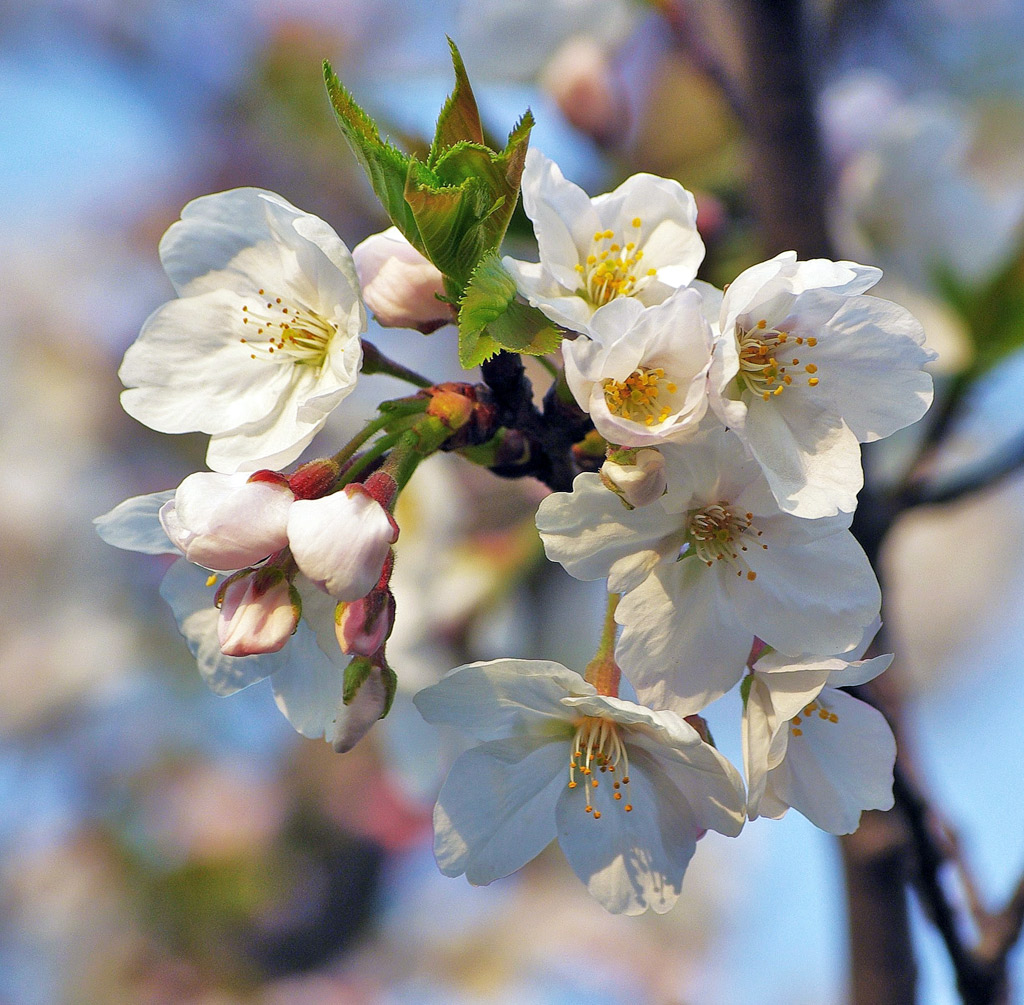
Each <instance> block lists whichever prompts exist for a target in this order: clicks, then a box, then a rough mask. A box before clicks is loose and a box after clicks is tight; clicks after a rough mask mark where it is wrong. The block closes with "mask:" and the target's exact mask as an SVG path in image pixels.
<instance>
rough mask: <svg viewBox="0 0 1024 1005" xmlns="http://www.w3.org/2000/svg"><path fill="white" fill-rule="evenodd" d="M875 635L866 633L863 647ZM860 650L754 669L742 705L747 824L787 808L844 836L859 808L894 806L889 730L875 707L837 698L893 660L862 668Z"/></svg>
mask: <svg viewBox="0 0 1024 1005" xmlns="http://www.w3.org/2000/svg"><path fill="white" fill-rule="evenodd" d="M873 635H874V629H873V628H872V629H871V630H870V631H869V632H867V633H865V639H867V640H870V638H871V637H872V636H873ZM865 647H866V642H862V643H861V644H860V645H859V646H857V647H855V648H854V650H852V651H851V652H847V653H845V654H843V655H840V656H833V657H826V658H821V657H811V656H804V657H800V658H797V659H793V658H792V657H787V656H784V655H783V654H781V653H777V652H769V653H767V654H766V655H764V656H762V657H761V658H760V659H759V660H758V661H757V663H755V664H754V668H753V671H752V673H751V675H750V677H748V678H747V680H749V681H750V683H749V684H746V683H745V684H744V691H745V696H746V697H745V701H744V704H743V763H744V770H745V772H746V775H747V783H748V785H749V794H748V798H747V815H748V817H749V818H750V819H751V820H753V819H755V818H756V817H758V816H766V817H774V818H776V819H778V818H779V817H781V816H782V815H783V814H784V813H785V812H786V810H787V809H789V807H790V806H792V807H793V809H795V810H797V812H799V813H802V814H803V815H804V816H805V817H807V819H808V820H810V821H811V822H812V823H813V824H815V825H816V826H818V827H820V828H821V829H822V830H826V831H829V832H830V833H832V834H849V833H851V832H852V831H854V830H856V829H857V824H858V822H859V820H860V814H861V811H862V810H872V809H877V810H887V809H891V808H892V805H893V795H892V770H893V763H894V761H895V758H896V741H895V739H894V738H893V735H892V730H891V729H890V728H889V725H888V723H887V722H886V721H885V718H884V717H883V716H882V714H881V713H880V712H879V711H878V710H877V709H875V708H872V707H871V706H870V705H868V704H866V703H865V702H863V701H859V700H858V699H857V698H854V697H853V696H852V695H850V694H847V693H846V692H845V691H840V690H838V688H839V687H850V686H854V685H857V684H864V683H866V682H867V681H869V680H872V679H873V678H874V677H876V676H878V674H880V673H881V672H882V671H883V670H885V669H886V668H887V667H888V666H889V664H890V663H891V662H892V656H889V655H886V656H876V657H875V658H874V659H869V660H862V659H861V658H860V657H861V656H862V655H863V652H864V649H865Z"/></svg>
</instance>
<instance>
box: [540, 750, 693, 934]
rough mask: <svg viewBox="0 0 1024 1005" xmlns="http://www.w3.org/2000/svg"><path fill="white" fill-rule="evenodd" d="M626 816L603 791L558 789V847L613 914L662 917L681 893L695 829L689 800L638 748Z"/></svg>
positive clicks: (606, 788) (608, 791) (605, 789)
mask: <svg viewBox="0 0 1024 1005" xmlns="http://www.w3.org/2000/svg"><path fill="white" fill-rule="evenodd" d="M629 788H630V794H629V798H630V800H631V803H632V806H633V810H632V811H631V812H629V813H627V812H625V811H624V809H623V804H622V802H621V801H620V802H615V801H613V800H612V792H611V786H610V785H607V784H605V785H599V786H598V787H597V788H595V789H593V790H592V791H591V800H592V803H593V805H594V808H595V810H597V812H599V813H600V814H601V816H600V818H599V819H595V816H596V814H594V813H587V812H586V810H585V795H584V791H583V788H582V786H581V787H578V788H575V789H569V788H565V787H564V786H563V789H562V791H561V797H560V798H559V800H558V806H557V809H556V815H557V821H558V843H559V845H561V848H562V851H563V852H564V853H565V857H566V858H567V859H568V861H569V865H571V866H572V869H573V872H575V873H576V875H577V876H579V878H580V879H581V880H582V881H583V882H584V883H586V885H587V889H588V890H589V891H590V894H591V896H593V897H594V898H595V899H596V900H597V901H598V902H599V903H600V904H601V905H602V906H603V907H604V908H605V909H606V910H608V911H610V912H612V913H613V914H630V915H634V914H642V913H643V912H644V911H646V910H648V909H651V910H653V911H654V912H655V913H656V914H664V913H665V912H666V911H668V910H669V909H670V908H671V907H672V905H673V904H675V902H676V899H677V898H678V897H679V893H680V891H681V889H682V883H683V875H684V873H685V872H686V866H687V865H688V864H689V861H690V859H691V858H692V856H693V853H694V850H695V848H696V840H697V835H698V833H699V830H700V827H699V825H698V824H697V822H696V820H695V818H694V815H693V811H692V809H691V807H690V804H689V802H688V801H687V799H686V798H685V796H684V795H683V793H682V792H680V791H679V789H677V788H676V786H675V785H674V784H673V782H672V780H671V779H670V778H669V777H668V776H667V775H666V774H665V772H664V771H663V770H662V767H661V765H660V764H659V763H658V762H657V761H656V760H655V759H654V758H653V757H651V756H650V755H649V754H648V753H647V751H646V750H643V749H637V750H636V753H635V756H633V757H631V759H630V782H629Z"/></svg>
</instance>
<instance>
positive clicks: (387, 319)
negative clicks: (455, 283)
mask: <svg viewBox="0 0 1024 1005" xmlns="http://www.w3.org/2000/svg"><path fill="white" fill-rule="evenodd" d="M352 258H353V259H354V260H355V263H356V272H357V273H358V274H359V282H360V284H361V285H362V287H363V300H364V301H365V302H366V306H367V307H368V308H369V309H370V310H371V311H372V312H373V315H374V317H376V319H377V323H378V324H380V325H383V326H384V327H385V328H415V329H417V330H418V331H421V332H423V333H424V334H426V333H427V332H432V331H433V330H434V329H435V328H440V327H441V325H443V324H448V323H449V322H451V321H454V320H455V312H454V311H453V310H452V306H451V304H449V303H445V302H444V301H441V300H438V299H437V297H436V296H435V294H442V295H443V294H444V279H443V277H442V275H441V273H440V272H439V271H438V270H437V268H436V266H434V265H432V264H431V263H430V262H428V261H427V260H426V259H425V258H424V257H423V256H422V255H421V254H420V253H419V252H418V251H417V250H416V249H415V248H414V247H413V246H412V245H411V244H410V243H409V242H408V241H407V240H406V239H405V237H404V236H403V235H402V233H401V231H399V229H398V228H397V227H389V228H388V229H387V230H385V231H384V232H383V233H381V234H373V235H371V236H370V237H368V238H367V239H366V240H365V241H363V243H362V244H358V245H356V247H355V248H354V249H353V251H352Z"/></svg>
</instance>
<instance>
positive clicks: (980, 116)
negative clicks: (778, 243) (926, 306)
mask: <svg viewBox="0 0 1024 1005" xmlns="http://www.w3.org/2000/svg"><path fill="white" fill-rule="evenodd" d="M995 114H996V113H995V112H994V111H991V110H985V109H981V108H970V107H967V106H962V105H955V104H951V103H950V102H948V101H942V100H941V99H939V98H937V97H934V96H932V97H920V98H913V99H905V100H896V99H895V98H894V97H893V94H892V92H891V91H890V90H888V89H886V88H885V86H884V85H883V84H880V82H879V79H878V78H877V77H875V76H866V77H862V78H857V79H854V80H852V81H845V82H844V83H842V84H841V85H837V86H836V87H835V88H833V89H832V90H830V91H828V92H826V94H825V97H824V99H823V113H822V119H823V122H824V123H825V127H826V139H827V140H828V139H831V140H832V141H833V143H834V149H835V153H836V154H837V155H841V154H842V153H844V152H845V153H847V154H848V156H847V159H846V161H845V163H842V164H841V166H840V168H839V175H838V188H837V200H836V205H835V209H834V212H833V219H832V224H833V232H834V237H835V240H836V242H837V244H838V246H839V248H840V250H841V252H842V253H843V254H845V255H849V256H851V257H853V258H855V259H858V260H862V261H871V262H876V263H878V264H879V265H880V266H881V267H882V269H883V270H892V271H893V272H895V273H896V274H897V275H898V276H899V277H901V278H903V279H904V280H905V281H908V282H910V283H913V284H914V285H915V286H917V287H919V288H921V289H925V290H934V289H936V288H937V286H938V285H939V284H940V283H941V279H942V277H943V276H944V275H946V274H950V273H951V274H952V275H954V276H956V277H958V278H959V279H960V280H961V281H964V282H970V283H976V282H979V281H982V280H984V279H985V278H986V277H987V276H989V275H991V274H992V273H993V272H994V271H995V270H996V269H998V268H999V267H1000V266H1001V265H1003V264H1004V263H1005V262H1006V260H1007V259H1008V257H1009V256H1010V255H1011V254H1012V253H1013V252H1014V251H1015V250H1016V248H1017V245H1018V243H1019V241H1020V239H1021V224H1022V221H1024V176H1021V175H1020V173H1019V170H1017V169H1016V168H1014V169H1011V168H1010V166H1011V165H1014V164H1016V163H1017V157H1018V151H1019V142H1020V140H1021V139H1022V138H1024V102H1022V104H1021V106H1020V108H1019V111H1018V114H1017V116H1016V117H1015V119H1014V118H1013V117H1010V116H1008V115H1007V113H1006V112H1000V113H999V122H998V123H997V122H995V121H990V117H991V116H994V115H995ZM861 116H863V118H861ZM869 122H870V123H872V126H871V127H869V126H868V123H869ZM830 123H834V126H835V128H834V130H831V131H830V127H829V124H830Z"/></svg>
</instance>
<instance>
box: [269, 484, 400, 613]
mask: <svg viewBox="0 0 1024 1005" xmlns="http://www.w3.org/2000/svg"><path fill="white" fill-rule="evenodd" d="M397 536H398V532H397V531H396V530H395V527H394V525H393V523H392V521H391V519H390V518H389V515H388V513H387V511H386V510H385V509H384V507H383V506H381V504H380V503H379V502H377V500H376V499H374V498H373V497H372V496H370V495H369V494H368V493H367V492H366V491H365V490H364V489H362V487H361V486H357V485H352V486H347V487H346V488H345V489H343V490H342V491H340V492H335V493H334V494H332V495H329V496H324V497H323V498H322V499H299V500H296V502H294V503H292V506H291V508H290V509H289V510H288V543H289V545H290V546H291V549H292V556H293V557H294V558H295V561H296V563H297V564H298V566H299V568H300V569H301V570H302V572H303V574H304V575H305V576H308V577H309V579H311V580H312V581H313V582H314V583H315V584H316V585H317V586H319V587H320V588H321V589H323V590H326V591H327V592H328V593H329V594H330V595H331V596H332V597H334V598H335V599H337V600H343V601H346V602H348V601H352V600H358V599H359V598H360V597H365V596H366V594H367V593H369V592H370V590H371V589H372V588H373V586H374V584H375V583H376V582H377V580H378V579H379V578H380V574H381V570H382V569H383V567H384V561H385V559H386V558H387V555H388V552H389V551H390V549H391V545H392V544H393V543H394V541H395V538H397Z"/></svg>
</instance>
